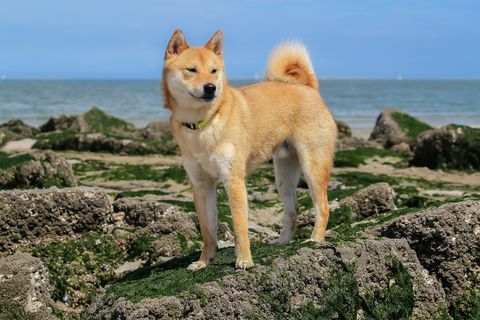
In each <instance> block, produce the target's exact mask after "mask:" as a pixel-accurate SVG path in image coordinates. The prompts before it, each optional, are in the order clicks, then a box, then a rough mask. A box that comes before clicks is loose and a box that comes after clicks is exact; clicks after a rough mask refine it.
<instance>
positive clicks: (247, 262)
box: [235, 258, 254, 270]
mask: <svg viewBox="0 0 480 320" xmlns="http://www.w3.org/2000/svg"><path fill="white" fill-rule="evenodd" d="M235 266H236V267H237V269H243V270H245V269H248V268H251V267H253V266H254V263H253V260H252V259H241V258H237V261H236V262H235Z"/></svg>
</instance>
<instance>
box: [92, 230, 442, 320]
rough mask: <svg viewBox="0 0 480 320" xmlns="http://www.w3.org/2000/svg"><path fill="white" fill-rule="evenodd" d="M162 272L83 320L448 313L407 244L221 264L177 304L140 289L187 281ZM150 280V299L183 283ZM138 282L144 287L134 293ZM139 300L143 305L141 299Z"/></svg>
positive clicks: (304, 251) (101, 302) (108, 299)
mask: <svg viewBox="0 0 480 320" xmlns="http://www.w3.org/2000/svg"><path fill="white" fill-rule="evenodd" d="M312 246H313V245H312ZM224 250H232V251H233V249H224ZM254 252H255V251H254ZM232 259H234V258H233V257H232ZM257 262H258V261H257ZM167 264H169V265H168V266H165V267H164V268H162V267H161V265H160V266H159V267H156V268H157V269H156V270H157V271H154V272H153V273H152V272H148V271H147V272H146V271H143V272H137V273H136V275H135V276H133V277H129V281H127V283H128V284H126V285H127V286H128V289H127V290H126V291H124V293H123V294H121V293H120V294H118V293H117V294H116V295H115V296H113V295H111V294H109V291H107V292H104V293H103V295H101V296H100V297H99V298H98V299H97V300H96V301H95V303H93V304H92V305H91V306H90V307H89V308H88V310H87V311H86V313H85V316H86V318H88V319H98V320H100V319H102V320H106V319H139V320H142V319H250V318H259V319H279V318H302V319H305V318H308V319H317V318H325V319H355V318H357V317H358V315H364V316H365V317H366V318H382V319H399V318H413V319H433V318H436V317H438V314H439V313H440V312H442V311H443V310H445V306H446V304H445V300H444V292H443V290H442V288H441V286H440V284H439V283H438V281H437V280H436V279H434V278H433V277H431V276H429V275H428V273H427V272H426V271H425V269H423V268H422V266H421V265H420V263H419V262H418V259H417V257H416V255H415V252H414V251H413V250H411V249H410V248H409V247H408V244H407V242H406V241H405V240H391V239H387V240H358V241H357V242H356V243H349V244H344V245H334V244H329V243H323V244H321V245H316V246H315V248H301V249H300V250H299V251H297V252H296V253H293V255H292V256H290V257H282V256H281V255H280V256H279V257H277V258H276V259H274V260H273V262H272V263H271V265H259V264H257V266H256V267H255V268H252V269H250V270H248V271H237V272H235V271H233V270H232V271H231V272H230V273H228V272H227V271H225V270H224V269H225V268H227V265H223V264H220V265H217V266H216V268H217V269H216V270H217V271H215V272H216V274H218V275H217V276H216V278H215V277H214V276H213V275H212V276H211V277H212V279H213V280H211V281H210V282H206V283H203V284H196V285H193V287H192V288H191V290H188V288H187V291H184V292H179V293H178V294H177V295H176V296H174V295H166V296H160V297H159V296H156V297H155V296H151V297H149V296H148V295H146V294H145V292H146V291H145V290H146V289H145V288H146V287H145V286H150V284H148V282H147V281H148V277H149V276H150V275H154V274H155V273H156V272H166V274H167V273H168V272H172V275H173V274H175V275H176V276H177V277H184V276H185V275H183V273H181V272H180V271H178V273H175V272H177V271H175V270H171V269H169V268H185V266H184V265H181V264H180V265H179V262H171V263H170V262H167ZM210 268H214V267H212V266H211V267H210ZM162 270H163V271H162ZM170 270H171V271H170ZM137 271H139V270H137ZM207 271H208V269H207ZM226 272H227V274H226V275H225V273H226ZM190 274H191V273H187V275H190ZM203 274H205V275H206V274H207V273H202V275H203ZM222 275H223V276H222ZM127 277H128V275H127ZM190 277H191V276H190ZM155 279H157V280H154V281H156V283H155V285H153V284H152V287H149V288H152V289H153V291H151V292H152V293H154V292H158V290H157V291H155V290H156V289H154V288H161V287H162V283H161V282H160V283H159V282H158V281H165V284H166V283H168V285H169V286H175V283H177V281H178V282H179V283H181V281H182V280H181V279H171V278H170V277H168V276H166V275H164V276H162V277H161V278H155ZM137 281H138V282H140V283H142V284H141V285H139V286H138V287H135V286H134V284H135V282H137ZM122 285H123V284H122V282H119V284H116V285H113V286H112V287H111V288H109V290H110V289H112V290H113V291H115V290H118V287H119V286H122ZM182 286H183V287H184V286H185V285H184V284H182ZM184 288H185V287H184ZM152 289H150V290H152ZM170 289H172V290H174V291H175V289H177V288H171V287H170ZM125 294H127V295H128V296H130V297H134V296H135V297H136V298H135V301H134V302H132V301H130V300H129V299H128V296H127V297H124V295H125ZM137 294H139V295H140V297H145V298H143V299H138V296H137ZM157 294H158V293H157Z"/></svg>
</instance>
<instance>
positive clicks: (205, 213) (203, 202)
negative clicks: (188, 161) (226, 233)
mask: <svg viewBox="0 0 480 320" xmlns="http://www.w3.org/2000/svg"><path fill="white" fill-rule="evenodd" d="M185 168H186V169H187V172H188V175H189V177H190V181H191V183H192V186H193V201H194V203H195V210H196V211H197V216H198V221H199V222H200V232H201V234H202V240H203V249H202V254H201V255H200V259H199V260H198V261H195V262H193V263H192V264H190V265H189V266H188V269H189V270H198V269H202V268H205V267H206V266H207V265H209V264H210V263H211V262H212V261H213V258H214V256H215V252H216V250H217V224H218V217H217V192H216V183H215V179H214V178H212V177H211V176H210V175H209V174H207V173H205V172H204V171H203V170H202V169H201V168H199V167H193V168H192V167H191V166H190V167H188V166H185Z"/></svg>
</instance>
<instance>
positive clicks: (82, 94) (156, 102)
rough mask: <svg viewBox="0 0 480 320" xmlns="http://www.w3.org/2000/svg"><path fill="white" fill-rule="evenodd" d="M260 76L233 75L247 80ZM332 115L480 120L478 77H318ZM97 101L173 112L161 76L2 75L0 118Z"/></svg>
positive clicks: (144, 113) (146, 118)
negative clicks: (386, 113)
mask: <svg viewBox="0 0 480 320" xmlns="http://www.w3.org/2000/svg"><path fill="white" fill-rule="evenodd" d="M255 82H256V80H253V79H252V80H230V85H232V86H244V85H248V84H252V83H255ZM319 84H320V93H321V95H322V96H323V98H324V100H325V101H326V103H327V105H328V107H329V108H330V110H331V112H332V113H333V115H334V117H335V118H336V119H339V120H343V121H345V122H346V123H347V124H348V125H349V126H350V127H351V128H352V130H353V131H354V134H356V135H359V136H363V137H367V136H368V135H369V133H370V131H371V129H372V128H373V126H374V124H375V120H376V118H377V116H378V114H379V113H380V112H381V110H382V109H384V108H396V109H398V110H400V111H403V112H407V113H409V114H411V115H413V116H415V117H417V118H419V119H420V120H422V121H425V122H427V123H429V124H431V125H433V126H441V125H445V124H449V123H456V124H463V125H469V126H475V127H478V126H480V80H320V81H319ZM92 106H98V107H100V108H101V109H102V110H104V111H106V112H107V113H109V114H112V115H114V116H117V117H120V118H122V119H125V120H127V121H129V122H132V123H134V124H135V125H137V126H139V127H141V126H144V125H146V124H147V123H149V122H152V121H155V120H159V119H162V118H167V117H169V115H170V113H169V110H168V109H165V108H164V107H163V101H162V94H161V88H160V80H0V124H1V123H3V122H6V121H8V120H10V119H13V118H17V119H22V120H23V121H25V122H26V123H28V124H30V125H33V126H39V125H41V124H42V123H44V122H45V121H47V120H48V118H49V117H50V116H52V115H58V114H81V113H83V112H85V111H86V110H88V109H89V108H90V107H92Z"/></svg>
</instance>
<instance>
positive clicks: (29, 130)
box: [0, 119, 38, 140]
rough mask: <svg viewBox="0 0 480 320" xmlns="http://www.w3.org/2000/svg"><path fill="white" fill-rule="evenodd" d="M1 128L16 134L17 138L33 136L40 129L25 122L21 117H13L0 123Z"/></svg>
mask: <svg viewBox="0 0 480 320" xmlns="http://www.w3.org/2000/svg"><path fill="white" fill-rule="evenodd" d="M0 129H4V130H5V129H6V130H8V131H10V132H11V133H13V134H14V135H15V140H16V139H20V138H33V137H34V136H35V135H36V134H37V133H38V129H37V128H34V127H32V126H29V125H27V124H25V123H24V122H23V121H22V120H20V119H13V120H10V121H8V122H5V123H4V124H2V125H0Z"/></svg>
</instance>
